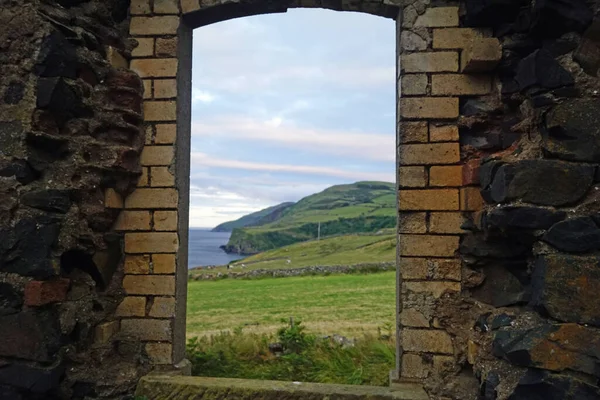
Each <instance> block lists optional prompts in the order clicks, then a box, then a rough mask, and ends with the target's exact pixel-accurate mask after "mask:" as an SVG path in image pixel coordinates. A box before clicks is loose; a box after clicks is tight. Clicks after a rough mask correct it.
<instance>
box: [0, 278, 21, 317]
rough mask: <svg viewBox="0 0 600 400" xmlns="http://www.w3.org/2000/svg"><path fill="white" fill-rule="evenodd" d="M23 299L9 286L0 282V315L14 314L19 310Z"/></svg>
mask: <svg viewBox="0 0 600 400" xmlns="http://www.w3.org/2000/svg"><path fill="white" fill-rule="evenodd" d="M22 305H23V297H22V296H21V295H20V294H19V292H17V291H16V290H15V289H14V288H13V287H12V286H11V285H10V284H8V283H5V282H0V315H8V314H16V313H18V312H19V311H20V310H21V306H22Z"/></svg>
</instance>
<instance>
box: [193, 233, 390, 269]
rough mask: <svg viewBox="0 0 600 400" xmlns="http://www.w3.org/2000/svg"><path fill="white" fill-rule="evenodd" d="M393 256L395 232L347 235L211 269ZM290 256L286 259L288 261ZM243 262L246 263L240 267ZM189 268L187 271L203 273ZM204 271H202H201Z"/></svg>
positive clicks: (353, 261) (374, 260)
mask: <svg viewBox="0 0 600 400" xmlns="http://www.w3.org/2000/svg"><path fill="white" fill-rule="evenodd" d="M395 259H396V235H395V234H389V233H385V234H382V235H346V236H338V237H333V238H327V239H322V240H319V241H316V240H312V241H309V242H302V243H296V244H293V245H290V246H285V247H281V248H278V249H275V250H269V251H265V252H262V253H259V254H256V255H253V256H250V257H247V258H245V259H243V260H239V261H236V262H234V263H232V264H231V265H230V268H231V269H230V270H228V269H227V267H222V268H213V269H211V270H210V273H217V272H223V273H225V272H231V271H233V272H243V271H249V270H255V269H285V268H302V267H308V266H315V265H321V266H332V265H355V264H371V263H385V262H393V261H394V260H395ZM288 260H289V263H288ZM242 264H243V265H244V266H245V267H244V269H242V267H241V266H242ZM202 272H203V270H202V269H199V268H197V269H192V270H191V271H190V273H191V274H192V275H193V274H199V273H202ZM204 272H205V271H204Z"/></svg>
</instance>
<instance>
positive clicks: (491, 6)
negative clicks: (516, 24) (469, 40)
mask: <svg viewBox="0 0 600 400" xmlns="http://www.w3.org/2000/svg"><path fill="white" fill-rule="evenodd" d="M526 4H527V1H526V0H467V1H466V3H465V6H466V16H465V22H466V24H467V25H468V26H481V27H486V28H487V27H499V26H501V25H503V24H510V23H512V22H513V21H514V20H515V19H516V18H517V16H518V15H519V13H520V11H521V8H522V7H523V6H524V5H526Z"/></svg>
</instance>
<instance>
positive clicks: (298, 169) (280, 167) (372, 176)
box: [192, 152, 394, 181]
mask: <svg viewBox="0 0 600 400" xmlns="http://www.w3.org/2000/svg"><path fill="white" fill-rule="evenodd" d="M200 167H212V168H227V169H240V170H249V171H269V172H288V173H297V174H309V175H320V176H330V177H336V178H344V179H351V180H356V181H361V180H371V181H391V180H393V179H394V173H393V171H390V172H389V173H381V172H359V171H351V170H344V169H339V168H331V167H324V166H312V165H289V164H269V163H259V162H252V161H241V160H228V159H224V158H221V157H212V156H210V155H208V154H205V153H200V152H192V169H194V168H200Z"/></svg>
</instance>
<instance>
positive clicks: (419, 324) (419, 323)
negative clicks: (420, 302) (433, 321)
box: [400, 308, 429, 328]
mask: <svg viewBox="0 0 600 400" xmlns="http://www.w3.org/2000/svg"><path fill="white" fill-rule="evenodd" d="M400 323H401V324H402V326H410V327H414V328H429V320H428V319H427V317H425V315H423V313H421V312H419V311H417V310H415V309H414V308H405V309H404V310H402V312H401V313H400Z"/></svg>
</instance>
